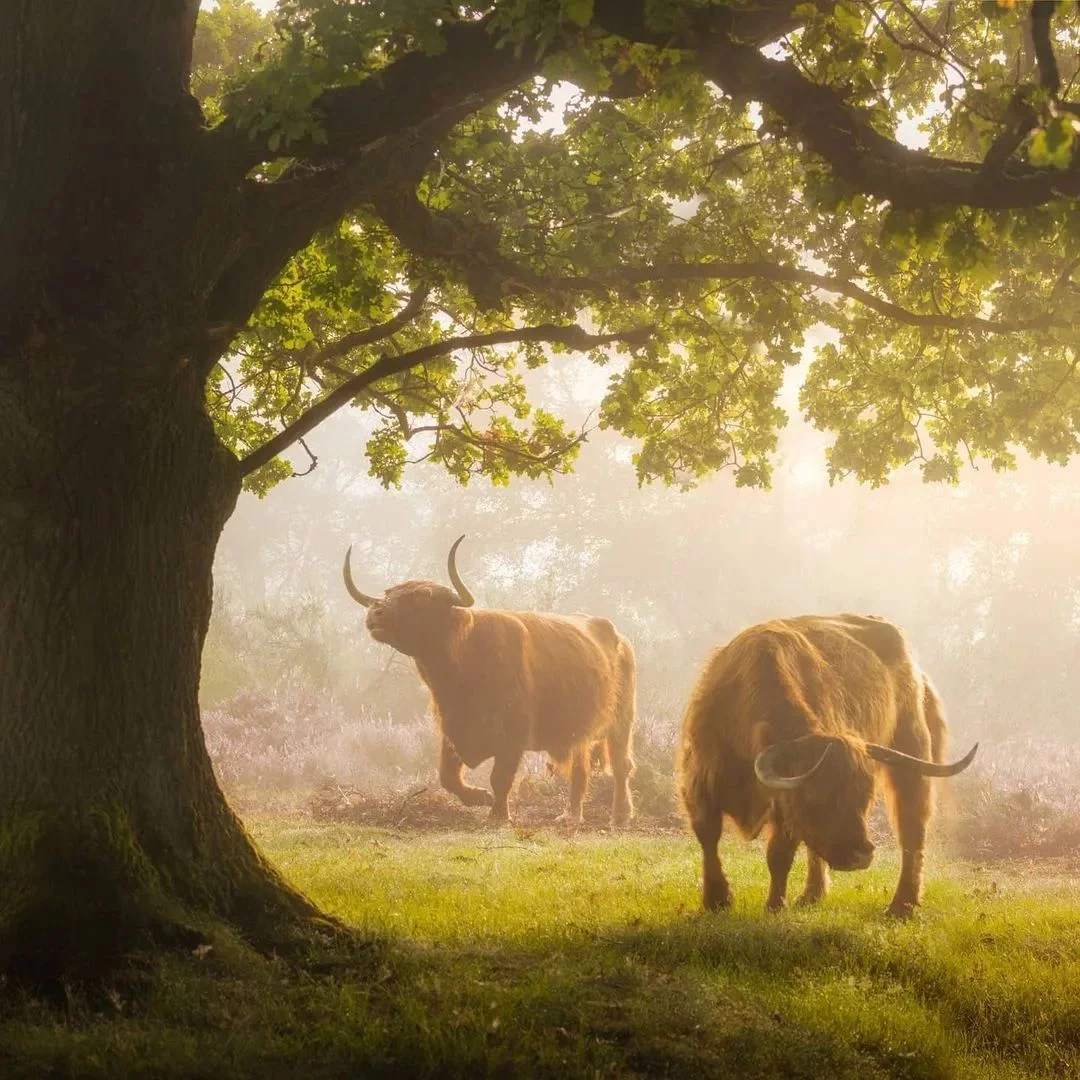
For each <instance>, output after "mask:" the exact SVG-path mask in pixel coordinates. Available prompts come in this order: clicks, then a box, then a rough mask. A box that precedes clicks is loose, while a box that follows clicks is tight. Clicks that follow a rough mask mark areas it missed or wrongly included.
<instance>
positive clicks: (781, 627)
mask: <svg viewBox="0 0 1080 1080" xmlns="http://www.w3.org/2000/svg"><path fill="white" fill-rule="evenodd" d="M916 677H917V673H916V672H915V671H914V669H913V665H912V662H911V659H910V656H909V654H908V651H907V647H906V644H905V641H904V637H903V634H902V633H901V632H900V631H899V630H898V629H897V628H896V627H895V626H893V625H892V624H890V623H887V622H885V620H883V619H878V618H874V617H867V616H859V615H848V614H843V615H837V616H819V615H801V616H796V617H793V618H789V619H774V620H772V621H770V622H766V623H760V624H758V625H756V626H752V627H749V628H747V629H746V630H743V631H742V632H741V633H739V634H737V635H736V636H735V637H734V638H732V639H731V641H730V642H728V643H727V645H724V646H723V647H721V648H719V649H716V650H715V651H714V652H713V654H712V655H711V656H710V658H709V661H708V663H707V664H706V667H705V670H704V671H703V672H702V675H701V677H700V678H699V682H698V687H697V689H696V691H695V699H696V700H697V701H698V707H697V710H696V712H697V714H698V719H697V721H696V723H697V724H698V726H701V727H709V728H714V729H715V728H717V727H718V728H719V729H720V730H713V731H711V732H709V733H705V732H704V731H703V733H702V736H701V737H702V738H705V739H707V741H709V742H718V743H719V744H720V745H718V746H717V747H716V749H717V750H721V751H722V752H723V751H724V750H726V751H727V752H733V753H736V754H737V755H738V756H740V757H749V756H751V755H753V754H755V753H756V752H757V750H758V749H760V747H761V746H762V745H766V744H768V743H771V742H774V741H780V740H783V739H792V738H798V737H799V736H800V735H803V734H806V732H807V731H808V730H819V731H827V732H836V733H840V732H845V731H846V732H849V733H853V734H857V735H860V736H861V737H862V738H865V739H869V740H872V741H875V742H878V741H880V742H888V741H890V740H891V738H892V734H893V728H894V726H895V719H896V705H897V698H898V695H906V694H908V693H909V692H911V691H910V687H911V686H913V683H912V680H913V679H915V678H916ZM705 716H708V717H709V719H708V720H706V719H704V717H705ZM762 725H765V727H762Z"/></svg>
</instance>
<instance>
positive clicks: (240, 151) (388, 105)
mask: <svg viewBox="0 0 1080 1080" xmlns="http://www.w3.org/2000/svg"><path fill="white" fill-rule="evenodd" d="M492 22H493V19H492V16H490V15H489V16H488V17H487V18H485V19H481V20H479V21H477V22H472V21H468V20H463V21H461V22H452V23H448V24H447V25H445V26H444V27H443V37H444V40H445V48H444V49H443V50H442V52H440V53H438V54H437V55H427V54H425V53H423V52H420V51H419V50H417V51H414V52H410V53H406V54H405V55H404V56H402V57H401V58H400V59H398V60H395V61H394V62H393V63H391V64H390V65H388V66H387V67H385V68H383V69H382V70H381V71H379V72H378V73H377V74H371V75H369V76H368V77H367V78H366V79H364V81H363V82H360V83H357V84H355V85H352V86H334V87H329V88H328V89H326V90H324V91H323V92H322V94H321V95H320V96H319V97H318V98H317V99H316V101H315V103H314V104H313V105H312V110H311V111H312V115H313V116H314V117H315V118H316V119H317V121H318V123H319V126H320V127H321V129H322V133H323V136H324V138H320V140H319V141H315V140H314V139H304V140H299V141H297V142H294V143H291V144H290V145H288V146H287V147H282V148H281V149H279V150H271V148H270V145H269V139H270V137H271V135H272V132H269V131H268V132H265V133H263V134H260V135H259V136H258V137H257V138H253V137H251V136H250V134H249V133H248V132H247V131H245V130H243V129H241V128H240V127H239V126H238V125H237V123H236V121H235V120H231V119H229V120H225V121H224V122H223V123H222V124H220V125H219V126H218V127H216V128H214V129H213V130H212V131H210V132H208V133H207V139H209V140H210V141H212V142H213V143H214V144H215V149H216V151H217V153H218V154H219V155H220V157H221V159H222V160H229V161H231V163H232V165H233V167H234V168H235V169H236V170H238V172H239V174H240V175H246V174H247V172H248V171H249V170H250V169H251V168H253V167H254V166H255V165H257V164H259V162H261V161H267V160H270V159H272V158H275V157H282V156H288V157H293V158H298V159H300V160H303V161H306V162H313V163H318V162H335V163H336V162H341V161H347V160H349V159H350V158H352V157H354V156H355V155H357V154H358V153H362V152H363V151H364V149H365V148H366V147H370V146H371V145H372V144H374V143H377V142H379V141H380V140H383V139H388V138H392V137H394V136H397V135H400V134H402V133H404V132H406V131H408V130H409V129H410V128H414V127H416V126H417V125H420V124H423V123H424V122H425V121H426V120H428V119H430V118H431V116H432V115H434V114H435V113H437V112H441V111H444V110H446V109H448V108H453V107H455V105H457V104H459V103H460V102H462V101H463V100H464V99H466V98H470V97H477V98H480V99H483V100H491V99H492V98H494V97H498V96H499V95H500V94H502V93H505V92H506V91H507V90H510V89H512V88H513V87H514V86H516V85H518V84H519V83H520V82H522V81H523V80H525V79H527V78H528V77H529V76H530V75H532V74H534V73H536V72H538V71H539V70H540V65H541V63H542V59H541V58H539V57H537V55H536V50H535V49H532V48H524V49H521V50H520V55H515V50H514V49H513V48H502V49H500V48H497V47H496V46H497V39H496V38H495V37H494V35H493V34H492Z"/></svg>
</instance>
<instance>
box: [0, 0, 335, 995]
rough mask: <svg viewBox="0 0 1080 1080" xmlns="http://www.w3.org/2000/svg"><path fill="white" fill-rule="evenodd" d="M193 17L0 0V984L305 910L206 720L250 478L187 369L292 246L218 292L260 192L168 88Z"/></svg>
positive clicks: (149, 6)
mask: <svg viewBox="0 0 1080 1080" xmlns="http://www.w3.org/2000/svg"><path fill="white" fill-rule="evenodd" d="M198 7H199V4H198V0H168V2H164V0H156V2H153V3H145V4H134V5H133V4H131V3H130V2H129V0H90V2H84V3H79V4H73V3H67V4H63V3H57V4H54V3H40V2H38V0H4V2H3V3H0V973H4V972H9V973H11V972H14V973H16V974H17V975H20V976H25V977H29V978H34V979H42V978H44V979H46V980H48V979H55V978H58V977H61V976H64V975H69V974H76V975H78V974H81V975H93V974H95V973H98V972H101V971H102V970H104V969H105V968H106V967H108V966H109V965H111V964H112V963H113V962H115V961H116V959H117V958H118V957H120V956H122V955H124V954H125V952H126V951H127V950H128V949H130V948H131V947H132V946H133V945H136V944H138V943H139V942H140V941H147V940H154V939H157V940H160V939H162V938H165V939H174V940H180V941H189V942H190V941H191V940H192V938H191V931H193V930H195V931H199V932H205V931H206V930H207V929H208V928H209V926H210V925H211V923H212V921H213V920H214V919H226V920H228V921H230V922H231V923H232V924H234V925H236V926H238V927H239V928H240V929H241V931H242V932H246V933H248V934H249V935H251V936H253V937H270V938H279V935H280V936H292V935H291V932H294V931H295V930H296V929H297V928H298V927H300V926H303V927H305V928H309V927H310V925H311V923H310V920H311V919H313V918H315V917H316V916H317V912H315V910H314V909H313V908H312V907H311V905H310V904H309V903H308V902H307V901H306V900H304V899H303V898H302V897H301V896H299V895H298V894H297V893H295V892H293V891H292V890H291V889H289V888H288V887H287V886H286V885H285V884H284V883H283V882H282V881H281V880H280V878H278V876H277V875H276V874H275V873H274V872H273V870H272V869H271V868H269V867H268V866H267V865H266V863H265V862H264V861H263V860H262V858H261V857H260V856H259V855H258V853H257V852H256V851H255V850H254V848H253V847H252V845H251V843H250V842H249V840H248V838H247V836H246V835H245V833H244V831H243V829H242V827H241V826H240V824H239V822H238V821H237V820H236V818H235V817H234V815H233V814H232V812H231V811H230V810H229V808H228V806H227V805H226V803H225V800H224V798H223V796H222V794H221V792H220V790H219V788H218V786H217V783H216V781H215V778H214V775H213V771H212V769H211V765H210V761H209V759H208V757H207V754H206V749H205V746H204V742H203V737H202V732H201V729H200V725H199V713H198V683H199V663H200V653H201V649H202V644H203V639H204V637H205V634H206V628H207V623H208V621H209V617H210V605H211V595H212V590H211V566H212V562H213V556H214V548H215V546H216V544H217V539H218V536H219V534H220V532H221V528H222V526H223V524H224V523H225V520H226V519H227V517H228V515H229V513H230V512H231V510H232V508H233V505H234V503H235V500H236V497H237V494H238V492H239V488H240V475H239V467H238V465H237V462H236V460H235V458H234V457H233V456H232V455H231V454H229V453H228V452H227V451H226V450H225V449H224V448H223V447H222V445H221V444H220V442H219V440H218V439H217V438H216V436H215V434H214V432H213V430H212V427H211V424H210V422H209V420H208V418H207V415H206V410H205V402H204V395H205V392H206V391H205V378H206V374H207V372H208V371H209V369H210V367H211V366H212V365H213V363H214V362H215V361H216V360H217V358H218V357H219V356H220V355H221V352H222V350H223V349H224V348H225V346H226V345H227V342H228V338H229V336H230V335H231V334H232V333H233V332H235V329H236V327H237V326H239V325H242V324H243V322H244V321H245V320H246V318H247V316H248V314H249V312H250V310H251V306H252V305H253V304H254V303H255V302H257V300H258V298H259V296H260V295H261V292H262V289H263V288H264V287H265V284H266V280H268V276H272V275H273V274H274V273H275V272H276V271H277V269H278V268H279V266H280V261H281V259H284V258H285V257H286V256H287V255H288V250H285V251H284V253H283V254H281V256H280V259H279V261H278V262H277V263H275V262H274V261H273V260H272V259H264V260H262V262H261V263H260V264H259V273H254V274H252V273H249V274H248V275H247V276H246V277H245V276H242V275H241V280H240V281H239V285H243V287H242V288H240V287H239V285H237V287H236V288H234V289H233V291H232V293H230V296H233V297H234V300H235V302H233V303H232V304H231V306H230V305H229V304H223V303H218V302H216V301H214V300H212V295H213V291H214V287H215V285H216V284H219V283H220V282H221V280H222V278H223V276H225V275H226V274H227V273H228V272H229V270H230V268H231V267H232V266H234V265H235V263H236V261H237V259H238V258H239V257H240V256H241V255H242V254H243V253H244V251H245V250H246V249H247V245H249V244H250V243H252V242H253V240H257V239H258V238H259V233H258V230H255V229H254V228H253V227H252V226H251V224H250V222H249V221H248V220H247V218H246V217H245V213H244V207H245V206H247V205H249V202H247V201H245V199H247V200H249V201H255V202H257V201H258V199H259V198H260V197H261V194H260V192H259V191H258V190H256V188H257V186H256V185H253V184H251V183H248V182H247V181H245V180H244V178H243V173H242V171H241V172H239V173H237V171H236V169H235V167H234V166H233V165H232V164H231V163H230V161H229V160H228V156H227V155H225V157H224V158H222V156H221V155H220V154H218V152H217V150H216V149H215V148H216V146H217V144H216V142H215V140H214V139H213V138H212V137H211V136H210V135H208V133H207V132H206V131H205V130H204V129H203V127H202V118H201V115H200V113H199V109H198V106H197V105H196V103H195V102H194V101H193V100H192V99H191V98H190V97H189V96H188V95H187V93H186V89H187V79H188V66H189V61H190V53H191V35H192V32H193V28H194V25H195V17H196V13H197V11H198ZM290 250H291V249H290ZM260 275H261V276H260ZM235 297H239V299H235ZM215 304H216V308H215ZM211 309H214V310H211ZM222 319H225V322H224V324H223V323H222ZM178 931H179V933H178ZM279 939H280V938H279Z"/></svg>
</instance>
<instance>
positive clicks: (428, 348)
mask: <svg viewBox="0 0 1080 1080" xmlns="http://www.w3.org/2000/svg"><path fill="white" fill-rule="evenodd" d="M652 333H653V327H651V326H643V327H636V328H634V329H631V330H622V331H616V332H615V333H611V334H590V333H588V332H587V331H585V330H582V329H581V328H580V327H579V326H554V325H552V324H543V325H540V326H526V327H521V328H518V329H513V330H496V331H493V332H492V333H489V334H473V335H470V336H466V337H453V338H445V339H444V340H443V341H436V342H433V343H432V344H430V345H423V346H421V347H420V348H418V349H413V350H411V351H410V352H407V353H402V354H401V355H400V356H383V357H381V358H380V359H379V360H377V361H375V363H374V364H372V365H371V367H369V368H367V369H366V370H365V371H361V372H360V373H359V374H357V375H354V376H353V377H352V378H351V379H347V380H346V381H345V382H343V383H342V384H341V385H340V386H338V387H336V388H335V389H334V390H332V391H331V392H330V393H329V394H327V395H326V397H324V398H323V399H322V400H321V401H319V402H317V403H316V404H314V405H313V406H312V407H311V408H310V409H308V410H307V411H306V412H305V413H304V414H303V415H302V416H300V417H299V418H298V419H297V420H294V421H293V422H292V423H291V424H289V426H288V427H286V428H285V429H284V430H283V431H280V432H279V433H278V434H277V435H275V436H274V437H273V438H272V439H270V440H269V441H268V442H265V443H263V445H262V446H260V447H258V448H257V449H256V450H254V451H252V452H251V453H250V454H248V456H247V457H245V458H244V459H243V460H242V461H241V462H240V472H241V475H242V476H247V475H249V474H250V473H252V472H254V471H255V470H256V469H259V468H261V467H262V466H263V465H266V464H267V463H268V462H270V461H272V460H273V459H274V458H275V457H277V456H278V454H280V453H281V452H282V451H283V450H287V449H288V448H289V447H290V446H292V445H293V443H295V442H297V441H298V440H299V439H300V438H302V437H303V436H304V435H306V434H307V433H308V432H309V431H311V430H312V429H313V428H315V427H317V426H318V425H319V424H321V423H322V422H323V421H324V420H325V419H326V418H327V417H328V416H331V415H332V414H333V413H335V412H337V410H338V409H340V408H341V407H342V406H343V405H346V404H348V403H349V402H350V401H352V399H353V398H355V397H356V396H357V395H358V394H359V393H361V392H362V391H364V390H366V389H367V388H368V387H369V386H371V385H372V384H373V383H376V382H378V381H379V380H380V379H385V378H387V377H389V376H390V375H397V374H399V373H401V372H402V371H408V370H409V369H410V368H413V367H416V366H417V365H418V364H423V363H425V362H426V361H428V360H433V359H435V358H436V357H439V356H445V355H446V354H447V353H452V352H456V351H457V350H458V349H479V348H483V347H485V346H489V345H507V344H511V343H514V342H525V341H538V342H552V343H554V344H559V345H565V346H567V347H568V348H571V349H596V348H601V347H602V346H604V345H611V344H614V343H616V342H621V343H623V344H627V345H631V346H640V345H643V344H644V343H645V341H647V340H648V338H649V337H650V336H651V335H652Z"/></svg>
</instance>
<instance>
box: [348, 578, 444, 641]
mask: <svg viewBox="0 0 1080 1080" xmlns="http://www.w3.org/2000/svg"><path fill="white" fill-rule="evenodd" d="M460 608H461V604H460V601H459V599H458V597H457V595H456V593H454V591H453V590H452V589H448V588H446V587H445V586H444V585H437V584H436V583H435V582H434V581H406V582H404V583H402V584H401V585H394V586H393V587H392V588H389V589H387V590H386V593H385V594H384V595H383V596H382V598H381V599H374V600H372V602H371V604H370V605H369V606H368V613H367V620H366V622H367V628H368V632H369V633H370V634H371V636H372V637H373V638H374V639H375V640H376V641H378V642H380V643H381V644H383V645H389V646H390V647H391V648H394V649H397V651H398V652H402V653H405V654H406V655H407V656H416V655H418V654H419V653H422V652H424V651H425V650H426V649H430V647H431V646H432V644H434V643H437V642H439V641H441V640H445V639H446V638H447V637H448V636H449V634H451V633H452V632H453V626H454V619H455V617H456V614H457V613H458V612H459V611H460Z"/></svg>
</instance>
